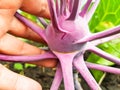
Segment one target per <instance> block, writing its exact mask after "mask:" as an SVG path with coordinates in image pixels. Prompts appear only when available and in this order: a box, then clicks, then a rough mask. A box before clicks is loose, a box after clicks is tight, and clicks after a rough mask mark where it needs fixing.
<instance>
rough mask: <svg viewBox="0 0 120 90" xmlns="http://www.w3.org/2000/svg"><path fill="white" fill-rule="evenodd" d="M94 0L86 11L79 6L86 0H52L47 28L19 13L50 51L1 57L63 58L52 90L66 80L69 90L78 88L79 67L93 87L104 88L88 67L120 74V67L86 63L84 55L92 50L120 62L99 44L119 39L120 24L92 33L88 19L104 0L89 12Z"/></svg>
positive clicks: (3, 56) (119, 60) (56, 88)
mask: <svg viewBox="0 0 120 90" xmlns="http://www.w3.org/2000/svg"><path fill="white" fill-rule="evenodd" d="M91 1H92V0H87V2H86V4H85V6H84V7H83V9H82V10H80V9H79V7H80V5H81V2H82V0H56V2H54V0H48V5H49V9H50V14H51V23H50V24H49V25H48V26H47V28H46V30H42V29H41V28H40V27H39V26H37V25H35V24H33V23H31V22H30V21H29V20H27V19H26V18H25V17H23V16H21V15H20V14H18V13H16V15H15V16H16V17H17V18H18V19H20V20H21V21H22V22H23V23H25V24H26V25H27V26H29V27H30V28H31V29H32V30H33V31H35V32H36V33H37V34H38V35H40V36H41V37H42V38H43V39H44V40H45V41H46V43H47V44H48V47H49V50H48V52H47V53H45V54H42V55H37V56H7V55H0V59H1V60H4V61H5V60H6V61H16V62H28V61H38V60H43V59H49V58H55V59H59V63H58V66H57V70H56V74H55V77H54V80H53V83H52V85H51V88H50V90H58V89H59V86H60V84H61V81H62V79H63V80H64V85H65V90H75V86H74V80H73V68H74V69H76V70H77V71H78V72H79V73H80V74H81V76H83V78H84V79H85V81H86V82H87V83H88V85H89V87H90V88H91V90H101V88H100V86H99V85H98V84H97V82H96V81H95V79H94V78H93V76H92V75H91V73H90V71H89V69H88V68H91V69H97V70H102V71H105V72H109V73H114V74H120V69H117V68H113V67H108V66H103V65H97V64H94V63H90V62H85V61H84V58H83V55H84V53H85V52H86V51H91V52H93V53H95V54H97V55H99V56H101V57H103V58H105V59H108V60H109V61H112V62H115V63H116V64H120V59H119V58H117V57H114V56H112V55H110V54H108V53H106V52H104V51H102V50H101V49H99V48H98V47H96V46H97V45H98V44H101V43H104V42H107V41H109V40H112V39H115V38H118V37H119V36H120V35H119V34H118V32H119V30H120V26H116V27H114V28H111V29H108V30H106V31H103V32H98V33H95V34H93V33H91V32H90V30H89V27H88V22H89V21H90V19H91V17H92V16H93V14H94V12H95V10H96V8H97V6H98V4H99V1H100V0H95V2H94V4H93V5H92V7H91V8H90V10H89V11H88V8H89V6H90V4H91Z"/></svg>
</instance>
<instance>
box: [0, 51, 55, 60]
mask: <svg viewBox="0 0 120 90" xmlns="http://www.w3.org/2000/svg"><path fill="white" fill-rule="evenodd" d="M50 58H54V59H57V57H56V56H55V55H54V54H53V53H52V52H46V53H44V54H40V55H33V56H10V55H2V54H0V60H3V61H11V62H12V61H14V62H30V61H39V60H44V59H50Z"/></svg>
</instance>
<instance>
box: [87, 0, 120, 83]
mask: <svg viewBox="0 0 120 90" xmlns="http://www.w3.org/2000/svg"><path fill="white" fill-rule="evenodd" d="M119 13H120V1H119V0H100V4H99V5H98V8H97V10H96V12H95V13H94V15H93V17H92V19H91V21H90V22H89V28H90V31H91V32H92V33H96V32H100V31H103V30H106V29H108V28H111V27H114V26H117V25H119V24H120V14H119ZM98 47H99V48H100V49H102V50H104V51H105V52H108V53H110V54H111V55H114V56H116V57H120V39H116V40H112V41H110V42H107V43H104V44H101V45H99V46H98ZM87 61H89V62H93V63H98V64H103V65H107V66H112V65H114V63H113V62H110V61H108V60H106V59H104V58H101V57H99V56H97V55H95V54H93V53H91V54H90V56H89V57H88V59H87ZM91 72H92V74H93V76H94V77H95V78H96V80H97V81H98V82H99V81H100V80H101V78H102V76H103V75H104V73H103V72H100V71H96V70H92V71H91Z"/></svg>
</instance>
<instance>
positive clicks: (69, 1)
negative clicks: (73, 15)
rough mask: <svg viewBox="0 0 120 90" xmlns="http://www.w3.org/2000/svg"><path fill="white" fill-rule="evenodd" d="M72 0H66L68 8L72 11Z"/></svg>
mask: <svg viewBox="0 0 120 90" xmlns="http://www.w3.org/2000/svg"><path fill="white" fill-rule="evenodd" d="M73 3H74V0H68V9H69V11H70V12H72V9H73Z"/></svg>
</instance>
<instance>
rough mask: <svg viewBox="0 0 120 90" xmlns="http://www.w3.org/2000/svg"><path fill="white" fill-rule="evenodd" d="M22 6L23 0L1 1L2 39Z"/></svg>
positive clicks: (0, 33) (0, 22)
mask: <svg viewBox="0 0 120 90" xmlns="http://www.w3.org/2000/svg"><path fill="white" fill-rule="evenodd" d="M21 4H22V0H17V1H16V0H0V37H1V36H2V35H4V34H5V33H6V32H7V31H8V29H9V25H10V23H11V21H12V19H13V15H14V13H15V12H16V10H17V9H18V8H19V7H20V6H21Z"/></svg>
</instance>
